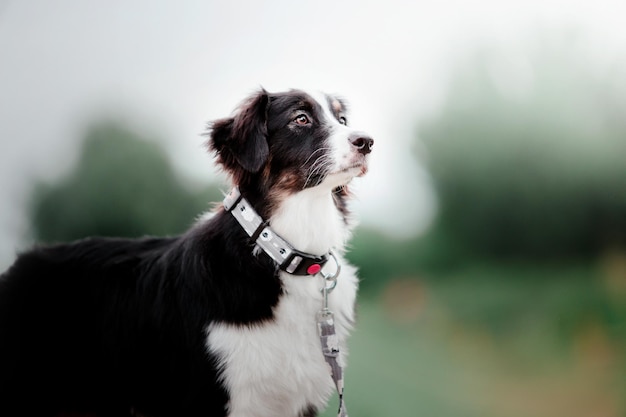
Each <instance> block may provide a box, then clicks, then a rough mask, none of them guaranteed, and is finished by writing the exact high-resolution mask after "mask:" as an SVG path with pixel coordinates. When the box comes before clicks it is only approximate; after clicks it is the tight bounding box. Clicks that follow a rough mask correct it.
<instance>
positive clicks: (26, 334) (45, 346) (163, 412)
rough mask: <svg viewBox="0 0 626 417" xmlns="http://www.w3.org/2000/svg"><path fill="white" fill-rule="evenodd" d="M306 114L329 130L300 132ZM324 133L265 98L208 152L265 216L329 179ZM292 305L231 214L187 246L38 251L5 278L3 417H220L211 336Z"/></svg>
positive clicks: (230, 122) (215, 127)
mask: <svg viewBox="0 0 626 417" xmlns="http://www.w3.org/2000/svg"><path fill="white" fill-rule="evenodd" d="M298 112H304V113H305V114H307V115H308V117H310V118H311V119H313V120H316V121H320V123H316V124H312V125H311V126H294V125H293V123H291V122H292V121H293V118H294V115H295V114H297V113H298ZM325 129H326V128H325V126H324V124H323V123H321V116H320V109H319V104H317V103H316V102H315V101H314V100H312V99H311V98H310V97H308V96H307V95H306V94H304V93H302V92H299V91H291V92H288V93H282V94H269V93H267V92H266V91H264V90H262V91H259V92H258V93H257V94H255V95H254V96H253V97H252V98H250V99H249V100H248V101H246V102H245V103H244V104H243V105H242V106H241V108H240V109H239V111H238V112H237V113H236V114H235V115H234V116H233V117H230V118H226V119H222V120H219V121H217V122H215V123H213V124H212V129H211V132H210V140H209V148H210V149H211V150H212V151H214V152H215V153H216V155H217V159H218V162H219V163H220V164H221V165H222V167H223V168H224V170H225V171H226V172H228V173H229V174H230V175H231V176H232V179H233V182H234V183H236V184H239V186H240V189H241V190H242V192H243V193H244V195H245V196H246V198H247V199H248V200H249V201H250V202H251V203H252V205H253V206H254V207H255V209H256V210H257V211H258V212H259V214H261V215H262V216H263V217H265V218H267V217H268V216H269V215H270V214H271V210H272V208H273V207H274V205H275V203H276V199H278V198H279V197H280V195H281V193H289V192H295V191H297V190H299V189H302V188H304V187H307V186H313V185H316V184H318V183H319V182H320V181H321V180H323V178H324V175H326V174H327V173H326V172H325V171H323V170H320V171H319V172H316V173H314V175H310V174H311V172H310V170H311V167H312V164H313V163H314V160H315V158H309V156H310V155H311V154H312V153H314V152H316V151H317V150H319V149H320V148H323V147H324V146H325V143H324V141H325V138H326V136H327V132H326V131H325ZM307 178H309V181H310V182H307V181H306V180H307ZM347 195H348V194H347V191H346V190H345V189H339V190H338V192H337V193H336V194H335V201H336V204H337V206H338V209H339V210H340V211H341V212H342V213H344V215H345V216H347V209H346V205H345V199H346V198H347ZM281 294H282V288H281V282H280V280H279V278H278V275H277V269H276V265H275V264H274V263H273V262H272V261H271V260H270V259H269V257H267V256H266V255H260V256H253V255H252V251H251V246H250V242H249V240H248V238H247V236H246V235H245V232H243V230H242V229H241V228H240V227H239V226H238V225H237V224H236V222H235V220H234V219H233V218H232V216H230V214H228V213H226V212H224V211H223V210H222V209H219V210H218V211H217V213H216V214H215V215H214V217H213V218H212V219H211V220H209V221H206V222H203V223H198V224H197V225H196V226H194V227H193V228H191V229H190V230H189V231H188V232H187V233H186V234H184V235H182V236H179V237H172V238H144V239H138V240H131V239H113V238H90V239H86V240H82V241H78V242H73V243H67V244H59V245H54V246H47V247H45V246H42V247H37V248H34V249H32V250H31V251H29V252H26V253H24V254H22V255H20V256H19V257H18V259H17V260H16V262H15V263H14V264H13V266H12V267H11V268H10V269H9V270H8V271H6V272H5V273H4V274H3V275H2V276H1V277H0V416H2V417H5V416H6V417H13V416H29V417H30V416H50V417H52V416H61V415H68V413H70V414H71V413H73V414H72V415H76V413H78V414H80V413H86V415H90V416H94V415H97V416H130V415H138V416H139V415H141V416H154V417H158V416H173V417H174V416H176V417H178V416H187V417H188V416H204V417H208V416H223V415H225V412H226V411H225V407H226V404H227V402H228V393H227V392H226V391H225V389H224V387H223V386H222V384H221V382H220V381H219V378H218V370H217V368H216V358H214V357H212V356H211V354H210V353H209V352H207V348H206V334H205V332H206V328H207V325H208V324H209V323H211V322H212V321H215V320H219V321H224V322H228V323H233V324H238V325H242V326H243V325H251V324H255V323H261V322H264V321H267V320H272V317H273V307H275V306H276V304H277V303H278V301H279V298H280V297H281ZM314 414H315V410H314V408H310V409H308V410H304V411H303V415H305V416H312V415H314Z"/></svg>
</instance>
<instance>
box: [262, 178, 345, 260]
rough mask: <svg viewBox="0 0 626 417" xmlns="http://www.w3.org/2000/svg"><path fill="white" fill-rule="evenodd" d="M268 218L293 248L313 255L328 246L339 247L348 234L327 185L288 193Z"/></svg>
mask: <svg viewBox="0 0 626 417" xmlns="http://www.w3.org/2000/svg"><path fill="white" fill-rule="evenodd" d="M269 220H270V225H271V227H272V229H274V230H275V231H276V233H278V234H279V235H281V236H282V237H283V238H284V239H286V240H287V241H289V242H290V243H291V245H293V246H294V247H295V248H296V249H298V250H300V251H302V252H307V253H311V254H314V255H322V254H324V253H328V251H329V250H330V249H336V250H339V251H342V250H343V247H344V245H345V243H346V242H347V240H348V238H349V231H348V227H347V225H346V223H345V221H344V219H343V216H342V215H341V213H340V211H339V210H338V209H337V206H336V204H335V201H334V199H333V195H332V192H331V191H330V190H327V189H318V188H309V189H305V190H302V191H299V192H297V193H295V194H291V195H289V196H287V197H286V198H284V199H282V201H281V202H280V203H279V204H277V206H276V209H275V210H274V212H273V214H272V215H271V217H270V219H269Z"/></svg>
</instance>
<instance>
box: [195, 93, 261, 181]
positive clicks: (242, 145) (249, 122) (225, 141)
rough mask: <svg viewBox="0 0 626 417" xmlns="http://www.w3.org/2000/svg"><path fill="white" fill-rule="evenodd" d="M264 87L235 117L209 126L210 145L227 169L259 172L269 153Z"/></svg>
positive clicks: (243, 105) (248, 100)
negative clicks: (238, 168)
mask: <svg viewBox="0 0 626 417" xmlns="http://www.w3.org/2000/svg"><path fill="white" fill-rule="evenodd" d="M268 106H269V95H268V94H267V92H266V91H265V90H263V89H262V90H261V91H259V92H258V93H256V94H254V95H252V96H251V97H249V98H248V99H247V100H246V101H245V102H244V103H242V104H241V106H240V107H239V109H238V110H237V111H236V112H235V115H234V116H233V117H228V118H225V119H220V120H216V121H215V122H213V123H212V124H211V125H210V126H209V140H208V146H209V149H210V150H212V151H214V152H215V153H216V154H217V156H218V161H219V162H220V163H221V164H222V165H223V166H224V168H226V169H227V170H236V169H237V167H241V168H243V169H244V170H246V171H248V172H251V173H257V172H259V171H260V170H261V168H262V167H263V165H264V164H265V162H266V161H267V158H268V157H269V147H268V144H267V123H266V122H267V109H268Z"/></svg>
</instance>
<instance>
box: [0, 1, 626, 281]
mask: <svg viewBox="0 0 626 417" xmlns="http://www.w3.org/2000/svg"><path fill="white" fill-rule="evenodd" d="M625 19H626V2H623V1H593V2H590V1H573V0H570V1H547V0H525V1H502V0H500V1H494V0H492V1H489V0H475V1H471V2H468V1H461V0H458V1H452V0H440V1H413V2H403V1H399V0H385V1H377V2H374V1H357V0H346V1H341V0H336V1H326V0H324V1H315V2H313V1H311V2H293V1H287V0H278V1H265V2H260V1H252V0H248V1H229V2H219V3H218V2H210V1H206V0H198V1H177V2H172V1H156V0H109V1H107V2H89V1H84V0H55V1H49V0H0V270H2V269H4V267H5V266H6V265H8V263H9V262H10V261H11V259H12V258H13V256H14V253H15V250H16V248H19V247H21V246H22V245H23V242H24V237H25V236H26V234H27V221H26V220H27V215H26V212H25V203H26V199H27V197H28V195H29V189H28V188H27V186H28V185H29V184H31V182H32V181H33V180H34V179H47V180H54V179H55V178H58V177H59V176H60V175H62V174H63V173H66V172H67V171H68V170H69V169H71V167H72V164H73V163H74V162H75V158H76V156H77V144H78V143H79V142H78V141H79V139H80V138H81V137H82V133H83V129H84V127H85V124H87V123H89V122H90V121H91V120H93V118H95V117H98V116H99V115H101V114H103V113H104V114H108V115H113V116H116V117H119V118H121V119H123V120H128V121H129V123H132V124H133V125H135V126H137V127H138V129H141V130H146V131H147V132H149V133H155V135H156V136H157V137H160V138H162V139H163V141H164V144H165V146H166V149H167V151H168V153H169V154H170V155H171V156H172V158H173V160H174V162H175V163H176V165H177V166H178V168H179V169H180V170H181V171H182V172H183V173H184V174H185V175H186V176H187V177H188V178H189V180H190V181H194V180H200V179H208V178H212V177H214V176H215V170H214V168H213V165H212V162H211V159H210V158H209V157H208V156H207V155H206V154H205V153H204V152H203V150H202V148H201V143H202V141H203V139H202V138H201V137H200V136H199V133H200V132H202V130H203V129H204V126H205V123H206V122H207V121H209V120H212V119H216V118H219V117H223V116H225V115H228V114H229V113H230V112H231V111H232V109H233V108H234V106H235V105H236V104H237V103H238V102H239V101H240V100H241V99H243V98H244V97H245V96H246V95H247V94H249V93H250V92H251V91H253V90H255V89H256V88H258V87H259V86H261V85H262V86H263V87H265V88H266V89H268V90H270V91H278V90H282V89H286V88H291V87H295V88H313V89H317V90H323V91H326V92H332V93H339V94H341V95H342V96H344V97H346V98H347V99H348V101H349V102H350V103H351V108H352V115H351V124H352V125H353V126H355V127H358V128H359V129H362V130H365V131H367V132H369V133H371V135H372V136H373V137H374V138H375V140H376V146H375V151H374V153H373V155H372V156H373V163H372V167H371V170H370V173H369V174H368V175H367V176H366V177H365V178H362V179H358V180H357V184H356V188H357V194H358V195H359V202H358V203H357V205H356V207H355V210H356V211H357V213H358V215H359V217H361V218H362V219H363V222H365V223H366V224H368V225H371V226H374V227H378V228H380V229H382V230H384V231H387V232H390V233H400V234H404V235H407V234H408V233H412V232H415V231H418V230H421V229H423V228H424V227H425V225H426V224H427V223H428V219H429V218H430V216H431V214H432V211H433V199H432V193H431V190H430V188H429V186H428V180H427V175H426V174H425V173H424V171H423V170H422V169H420V168H419V166H418V165H416V164H415V163H414V162H415V161H414V160H413V157H412V156H411V149H414V145H412V141H413V140H414V136H415V132H416V130H417V122H418V120H419V117H423V116H425V115H427V114H431V113H432V112H434V111H436V109H437V106H438V103H440V102H441V99H442V97H443V94H444V93H445V88H446V80H447V77H448V75H449V72H450V71H451V69H452V68H453V66H454V63H455V62H456V61H457V60H458V59H459V57H462V56H463V55H464V54H465V53H467V52H468V51H471V50H472V48H473V47H474V46H475V45H479V44H484V43H497V44H499V45H508V44H511V45H519V44H520V43H523V42H525V41H527V40H529V39H532V37H533V34H535V33H538V32H539V33H542V32H548V33H550V32H557V33H558V32H559V31H565V30H569V29H571V28H576V29H577V30H580V31H581V32H582V34H583V36H584V37H585V38H586V39H589V42H590V43H591V44H592V45H593V47H592V48H591V51H592V52H593V57H592V58H593V59H598V60H602V59H606V60H611V59H614V58H616V57H620V56H622V55H623V54H624V52H625V51H626V28H625V27H626V25H625V21H626V20H625ZM166 140H167V141H166Z"/></svg>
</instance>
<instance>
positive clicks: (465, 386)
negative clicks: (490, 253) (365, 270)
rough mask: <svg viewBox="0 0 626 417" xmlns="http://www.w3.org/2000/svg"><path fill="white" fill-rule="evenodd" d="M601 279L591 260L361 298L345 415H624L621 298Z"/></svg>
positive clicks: (414, 285) (497, 271)
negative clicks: (587, 263)
mask: <svg viewBox="0 0 626 417" xmlns="http://www.w3.org/2000/svg"><path fill="white" fill-rule="evenodd" d="M624 279H626V277H624ZM604 283H605V281H604V279H603V272H602V271H601V270H600V269H596V268H592V267H588V266H574V267H564V266H560V267H555V266H552V267H537V266H534V267H533V266H519V265H515V266H511V265H509V266H497V267H496V266H476V267H471V268H467V269H466V270H464V271H462V272H458V273H454V274H448V275H446V276H428V277H421V279H420V278H419V277H415V278H413V279H409V280H405V281H402V282H394V283H390V284H389V285H388V287H387V288H386V289H385V290H384V291H383V292H382V293H381V294H379V295H369V296H368V297H367V298H361V300H360V304H359V309H358V310H359V314H358V315H359V318H358V325H357V330H356V331H355V333H354V335H353V337H352V338H351V339H350V363H349V367H348V369H347V370H346V373H347V374H346V402H347V406H348V410H349V411H350V415H351V416H356V417H370V416H371V417H374V416H394V417H396V416H427V417H431V416H436V417H447V416H449V417H474V416H480V417H543V416H545V417H560V416H563V417H565V416H567V417H577V416H580V417H587V416H591V415H598V416H606V417H612V416H616V417H617V416H623V415H626V407H625V404H624V403H625V400H626V380H625V379H624V377H623V375H624V372H625V371H626V349H625V348H626V345H625V344H624V338H623V337H622V336H623V334H622V333H620V332H619V331H616V329H620V328H622V327H621V326H623V324H624V322H625V321H624V319H625V317H624V315H623V313H624V311H623V309H621V310H620V308H619V305H624V304H626V300H621V301H622V304H620V303H617V304H616V303H614V302H613V304H612V301H611V297H610V296H609V293H608V291H607V288H606V286H605V284H604ZM613 301H614V300H613ZM616 306H617V307H616ZM620 335H622V336H620ZM336 406H337V400H336V399H333V400H332V401H331V403H330V405H329V407H328V409H327V410H326V412H325V413H323V414H322V415H323V416H328V417H330V416H335V415H336Z"/></svg>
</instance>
